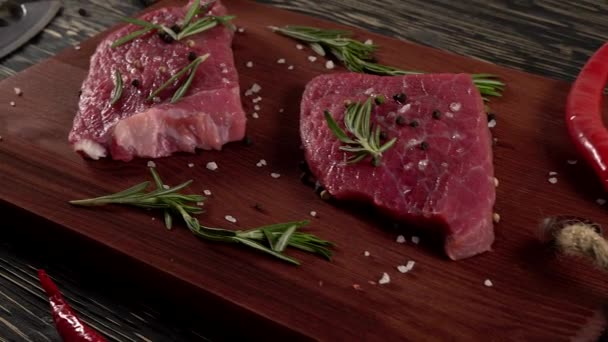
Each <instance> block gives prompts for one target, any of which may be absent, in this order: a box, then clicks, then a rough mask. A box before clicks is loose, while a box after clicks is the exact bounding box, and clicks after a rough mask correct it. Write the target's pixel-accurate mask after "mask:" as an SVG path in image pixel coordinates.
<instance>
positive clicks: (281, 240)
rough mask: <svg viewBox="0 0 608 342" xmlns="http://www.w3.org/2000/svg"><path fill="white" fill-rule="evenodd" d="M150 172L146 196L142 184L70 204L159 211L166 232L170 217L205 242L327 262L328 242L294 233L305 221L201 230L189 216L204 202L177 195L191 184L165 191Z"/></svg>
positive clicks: (286, 258)
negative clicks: (310, 256)
mask: <svg viewBox="0 0 608 342" xmlns="http://www.w3.org/2000/svg"><path fill="white" fill-rule="evenodd" d="M150 172H151V173H152V178H153V179H154V183H155V184H156V189H154V190H152V191H150V192H146V188H148V186H149V185H150V182H143V183H140V184H137V185H135V186H133V187H130V188H128V189H126V190H123V191H120V192H117V193H115V194H111V195H106V196H101V197H96V198H91V199H85V200H75V201H70V203H71V204H73V205H78V206H101V205H107V204H123V205H130V206H135V207H139V208H148V209H163V210H164V217H165V225H166V227H167V228H169V229H170V228H171V226H172V222H173V219H172V215H179V216H180V217H181V218H182V219H183V220H184V222H185V223H186V226H187V227H188V229H189V230H190V231H191V232H192V233H193V234H194V235H196V236H198V237H200V238H202V239H205V240H210V241H215V242H227V243H237V244H241V245H245V246H248V247H250V248H253V249H256V250H258V251H260V252H263V253H266V254H269V255H271V256H274V257H276V258H278V259H280V260H283V261H286V262H288V263H291V264H294V265H299V264H300V262H299V261H298V260H296V259H294V258H293V257H290V256H288V255H287V254H285V253H284V250H285V248H286V247H293V248H296V249H299V250H302V251H304V252H309V253H312V254H317V255H319V256H321V257H323V258H325V259H327V260H331V250H330V248H331V247H332V246H333V244H332V243H331V242H329V241H325V240H322V239H319V238H318V237H316V236H314V235H312V234H308V233H302V232H299V231H298V229H299V228H302V227H304V226H306V225H307V224H308V221H295V222H286V223H278V224H272V225H266V226H262V227H258V228H254V229H249V230H244V231H241V230H236V231H235V230H228V229H221V228H211V227H206V226H203V225H201V224H200V223H199V221H198V220H197V219H196V218H194V217H192V215H195V214H201V213H202V212H203V210H202V209H201V208H200V207H199V206H198V205H197V204H198V203H200V202H202V201H203V200H204V199H205V198H204V197H203V196H199V195H185V194H180V193H178V192H179V191H180V190H182V189H184V188H186V187H188V186H189V185H190V184H191V183H192V181H191V180H190V181H187V182H185V183H182V184H180V185H178V186H175V187H169V188H167V189H165V187H164V186H163V182H162V180H161V178H160V176H159V175H158V173H157V172H156V170H155V169H154V168H150Z"/></svg>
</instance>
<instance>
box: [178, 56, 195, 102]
mask: <svg viewBox="0 0 608 342" xmlns="http://www.w3.org/2000/svg"><path fill="white" fill-rule="evenodd" d="M200 64H201V63H200V62H199V63H197V64H195V65H194V66H193V67H192V68H190V75H188V79H186V82H184V84H182V86H181V87H179V89H177V91H176V92H175V94H173V98H171V103H175V102H177V101H179V100H180V99H181V98H182V97H183V96H184V94H186V92H187V91H188V89H189V88H190V85H191V84H192V80H193V79H194V76H195V75H196V70H197V69H198V66H199V65H200Z"/></svg>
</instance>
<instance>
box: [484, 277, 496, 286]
mask: <svg viewBox="0 0 608 342" xmlns="http://www.w3.org/2000/svg"><path fill="white" fill-rule="evenodd" d="M483 284H484V285H485V286H486V287H492V286H494V284H493V283H492V281H491V280H490V279H486V280H484V281H483Z"/></svg>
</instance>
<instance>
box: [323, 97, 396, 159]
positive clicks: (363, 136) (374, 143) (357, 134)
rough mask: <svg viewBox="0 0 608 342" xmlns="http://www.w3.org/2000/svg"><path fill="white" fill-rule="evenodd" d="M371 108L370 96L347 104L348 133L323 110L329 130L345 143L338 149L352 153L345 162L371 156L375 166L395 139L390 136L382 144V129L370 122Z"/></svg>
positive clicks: (346, 125) (346, 124)
mask: <svg viewBox="0 0 608 342" xmlns="http://www.w3.org/2000/svg"><path fill="white" fill-rule="evenodd" d="M372 108H373V104H372V99H371V98H368V99H367V100H366V101H365V102H364V103H358V102H355V103H350V104H349V105H348V106H347V108H346V112H345V114H344V126H345V127H346V130H347V131H348V133H347V132H345V131H344V130H343V129H342V128H340V126H339V125H338V123H337V122H336V120H335V119H334V117H333V116H332V114H331V113H330V112H329V111H327V110H326V111H325V112H324V115H325V120H326V121H327V126H328V127H329V129H330V131H331V132H332V133H333V134H334V136H336V138H338V140H340V142H342V143H344V144H345V145H343V146H340V150H342V151H346V152H350V153H352V155H351V156H350V157H348V159H347V160H346V161H347V163H357V162H359V161H362V160H364V159H366V158H367V157H371V161H372V164H373V165H374V166H377V165H379V164H380V158H382V153H383V152H384V151H386V150H388V149H389V148H391V147H392V146H393V145H394V144H395V142H396V141H397V138H392V139H390V140H389V141H387V142H386V143H384V144H382V139H381V135H382V130H381V129H380V127H378V126H374V125H373V124H372V122H371V113H372ZM349 133H350V135H349Z"/></svg>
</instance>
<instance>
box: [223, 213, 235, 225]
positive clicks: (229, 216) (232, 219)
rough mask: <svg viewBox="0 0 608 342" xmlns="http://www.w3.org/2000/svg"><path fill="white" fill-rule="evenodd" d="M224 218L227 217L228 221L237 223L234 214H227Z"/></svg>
mask: <svg viewBox="0 0 608 342" xmlns="http://www.w3.org/2000/svg"><path fill="white" fill-rule="evenodd" d="M224 219H226V221H228V222H231V223H236V218H234V216H232V215H226V216H224Z"/></svg>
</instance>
